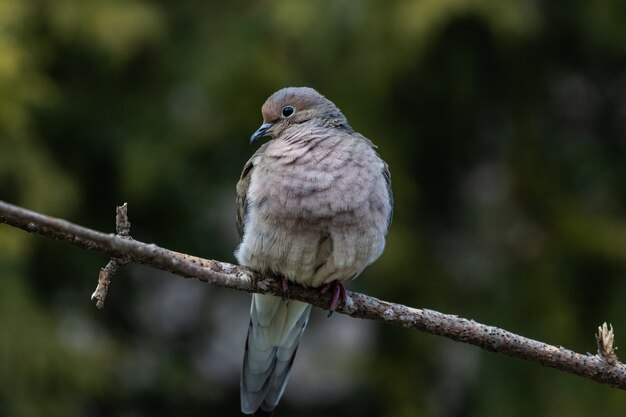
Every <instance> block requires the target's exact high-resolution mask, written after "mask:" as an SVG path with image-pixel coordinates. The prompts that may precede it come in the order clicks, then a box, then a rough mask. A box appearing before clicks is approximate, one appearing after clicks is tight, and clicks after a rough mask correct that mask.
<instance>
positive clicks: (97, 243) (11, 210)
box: [0, 201, 626, 390]
mask: <svg viewBox="0 0 626 417" xmlns="http://www.w3.org/2000/svg"><path fill="white" fill-rule="evenodd" d="M0 222H2V223H6V224H9V225H11V226H14V227H18V228H20V229H23V230H26V231H28V232H30V233H37V234H40V235H44V236H47V237H51V238H53V239H56V240H61V241H65V242H69V243H71V244H73V245H75V246H79V247H82V248H85V249H91V250H96V251H100V252H105V253H107V254H109V255H110V256H112V257H113V258H114V259H115V258H118V259H123V260H125V261H127V262H133V263H139V264H144V265H148V266H151V267H153V268H157V269H161V270H165V271H170V272H172V273H174V274H176V275H180V276H182V277H187V278H195V279H198V280H200V281H203V282H208V283H211V284H215V285H219V286H221V287H226V288H232V289H237V290H241V291H247V292H257V293H263V294H275V295H278V296H282V294H283V289H282V285H281V282H280V281H281V280H280V279H276V278H274V277H266V276H261V275H259V274H255V273H254V272H253V271H251V270H249V269H247V268H244V267H240V266H237V265H232V264H229V263H226V262H219V261H214V260H210V259H203V258H198V257H195V256H191V255H186V254H182V253H178V252H174V251H171V250H168V249H164V248H161V247H158V246H156V245H154V244H148V243H144V242H140V241H137V240H132V239H129V237H128V236H117V235H115V234H105V233H101V232H97V231H95V230H91V229H87V228H85V227H82V226H78V225H76V224H73V223H70V222H67V221H65V220H61V219H57V218H53V217H48V216H45V215H42V214H39V213H36V212H33V211H30V210H26V209H24V208H21V207H18V206H14V205H12V204H8V203H5V202H2V201H0ZM118 226H119V222H118ZM118 232H119V228H118ZM109 278H110V277H109ZM289 296H290V298H293V299H297V300H301V301H305V302H307V303H310V304H312V305H314V306H317V307H321V308H325V309H326V308H328V306H329V304H330V298H331V297H330V295H329V294H328V293H327V294H320V292H319V291H316V290H315V289H310V288H308V289H307V288H304V287H301V286H299V285H296V284H291V285H290V286H289ZM348 296H349V297H348V302H347V303H346V305H340V306H339V307H338V308H337V310H336V311H337V312H338V313H342V314H348V315H350V316H352V317H358V318H362V319H369V320H377V321H382V322H386V323H390V324H394V325H397V326H402V327H406V328H411V329H416V330H421V331H424V332H427V333H430V334H434V335H438V336H443V337H447V338H449V339H452V340H456V341H459V342H464V343H469V344H471V345H474V346H478V347H481V348H483V349H486V350H489V351H492V352H499V353H504V354H506V355H509V356H512V357H516V358H520V359H526V360H529V361H532V362H538V363H540V364H542V365H544V366H548V367H551V368H556V369H559V370H561V371H565V372H569V373H571V374H574V375H578V376H581V377H584V378H588V379H591V380H594V381H596V382H599V383H602V384H607V385H610V386H613V387H616V388H621V389H624V390H626V365H624V364H623V363H621V362H619V361H618V360H617V357H616V356H614V353H613V355H611V353H612V352H613V351H614V347H613V337H614V336H613V332H612V330H611V332H610V334H609V332H608V330H606V331H604V330H602V329H601V330H600V332H599V336H598V337H599V339H601V340H603V342H600V341H599V342H598V343H599V347H600V346H602V347H600V349H599V350H600V354H599V355H591V354H579V353H576V352H573V351H571V350H568V349H565V348H563V347H561V346H553V345H549V344H546V343H543V342H539V341H536V340H532V339H529V338H526V337H523V336H519V335H517V334H514V333H511V332H509V331H506V330H503V329H500V328H497V327H493V326H487V325H485V324H481V323H477V322H475V321H474V320H468V319H464V318H461V317H457V316H454V315H449V314H443V313H439V312H437V311H433V310H427V309H417V308H412V307H407V306H404V305H401V304H394V303H390V302H387V301H382V300H379V299H377V298H374V297H370V296H368V295H365V294H360V293H356V292H349V293H348Z"/></svg>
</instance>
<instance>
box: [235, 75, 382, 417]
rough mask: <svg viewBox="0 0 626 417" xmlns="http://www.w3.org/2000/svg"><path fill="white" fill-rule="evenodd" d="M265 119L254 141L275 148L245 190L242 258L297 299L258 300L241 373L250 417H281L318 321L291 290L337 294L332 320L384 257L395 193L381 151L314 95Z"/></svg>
mask: <svg viewBox="0 0 626 417" xmlns="http://www.w3.org/2000/svg"><path fill="white" fill-rule="evenodd" d="M261 112H262V115H263V124H262V125H261V127H259V128H258V130H256V132H254V134H253V135H252V136H251V137H250V143H254V142H256V141H257V140H259V139H261V138H262V137H265V136H267V137H269V140H268V141H267V142H265V143H264V144H263V145H261V146H260V147H259V148H258V150H257V151H256V152H255V153H254V155H253V156H252V157H251V158H250V159H249V160H248V162H247V163H246V164H245V165H244V168H243V171H242V173H241V177H240V179H239V182H238V183H237V187H236V190H237V198H236V202H237V216H236V222H237V229H238V232H239V235H240V238H241V242H240V244H239V246H238V247H237V250H236V251H235V257H236V258H237V261H238V262H239V264H240V265H242V266H245V267H248V268H250V269H252V270H254V271H256V272H258V273H261V274H272V275H274V276H279V277H281V279H282V282H283V291H284V292H285V293H286V295H287V296H284V297H279V296H275V295H269V294H253V295H252V305H251V308H250V324H249V327H248V334H247V338H246V346H245V353H244V360H243V366H242V371H241V386H240V389H241V411H242V412H243V413H244V414H251V415H256V416H261V415H265V416H271V415H272V413H273V410H274V409H275V407H276V406H277V404H278V402H279V400H280V398H281V396H282V395H283V392H284V390H285V387H286V385H287V381H288V379H289V376H290V374H291V369H292V365H293V362H294V358H295V355H296V351H297V349H298V345H299V343H300V338H301V337H302V334H303V332H304V329H305V327H306V325H307V322H308V320H309V315H310V313H311V305H310V304H307V303H304V302H301V301H298V300H290V299H289V298H288V285H289V283H292V282H293V283H297V284H300V285H303V286H305V287H312V288H318V289H320V291H322V292H325V291H327V290H328V289H329V288H332V294H333V296H332V301H331V304H330V307H329V309H330V312H331V313H332V311H334V310H335V309H336V308H337V306H338V303H339V302H340V301H341V300H343V302H346V301H347V295H346V291H345V288H344V287H343V284H342V283H343V282H344V281H347V280H350V279H353V278H356V277H357V276H358V275H359V274H361V272H362V271H363V270H364V269H365V267H367V266H368V265H370V264H371V263H372V262H374V261H375V260H376V259H377V258H378V257H379V256H380V255H381V254H382V252H383V250H384V247H385V239H386V235H387V232H388V231H389V228H390V226H391V220H392V216H393V194H392V190H391V175H390V172H389V167H388V165H387V164H386V163H385V162H384V161H383V160H382V159H381V157H380V156H379V155H378V153H377V150H376V149H377V147H376V146H375V145H374V144H373V143H372V142H371V141H370V140H369V139H367V138H366V137H365V136H363V135H361V134H360V133H358V132H356V131H355V130H354V129H353V128H352V127H351V126H350V124H349V123H348V120H347V119H346V117H345V116H344V115H343V113H342V112H341V111H340V110H339V108H338V107H337V106H336V105H335V104H334V103H333V102H331V101H330V100H328V99H327V98H326V97H324V96H323V95H322V94H320V93H318V92H317V91H316V90H314V89H313V88H310V87H286V88H282V89H280V90H278V91H276V92H275V93H273V94H272V95H271V96H270V97H269V98H268V99H267V100H266V101H265V103H264V104H263V106H262V109H261Z"/></svg>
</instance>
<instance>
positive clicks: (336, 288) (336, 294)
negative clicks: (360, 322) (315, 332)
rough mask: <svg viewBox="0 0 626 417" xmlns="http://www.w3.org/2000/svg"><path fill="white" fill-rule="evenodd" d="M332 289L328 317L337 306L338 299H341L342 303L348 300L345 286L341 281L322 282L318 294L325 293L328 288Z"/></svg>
mask: <svg viewBox="0 0 626 417" xmlns="http://www.w3.org/2000/svg"><path fill="white" fill-rule="evenodd" d="M331 288H332V290H333V296H332V298H331V300H330V306H329V307H328V317H330V316H332V314H333V312H334V311H335V310H337V307H339V299H340V298H341V301H343V303H344V304H346V302H347V301H348V293H347V291H346V287H344V286H343V284H342V283H341V281H337V280H335V281H331V282H329V283H328V284H324V285H323V286H322V287H321V288H320V294H326V293H327V292H328V291H329V290H330V289H331Z"/></svg>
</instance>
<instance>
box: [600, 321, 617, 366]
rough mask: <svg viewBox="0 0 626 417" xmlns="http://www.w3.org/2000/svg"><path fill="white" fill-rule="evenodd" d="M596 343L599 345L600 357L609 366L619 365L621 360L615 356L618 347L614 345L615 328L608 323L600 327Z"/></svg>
mask: <svg viewBox="0 0 626 417" xmlns="http://www.w3.org/2000/svg"><path fill="white" fill-rule="evenodd" d="M596 342H597V344H598V356H599V357H600V358H601V359H603V360H604V361H605V362H606V363H608V364H611V365H617V364H618V363H619V359H618V358H617V355H616V354H615V351H616V350H617V347H615V345H614V343H615V334H614V333H613V326H611V325H610V324H609V325H607V324H606V322H604V323H603V324H602V326H598V333H597V334H596Z"/></svg>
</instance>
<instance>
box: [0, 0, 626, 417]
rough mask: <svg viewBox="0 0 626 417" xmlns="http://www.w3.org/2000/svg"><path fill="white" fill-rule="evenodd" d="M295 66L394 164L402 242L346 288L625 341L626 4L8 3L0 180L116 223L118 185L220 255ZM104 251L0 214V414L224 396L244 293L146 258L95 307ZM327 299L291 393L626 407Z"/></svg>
mask: <svg viewBox="0 0 626 417" xmlns="http://www.w3.org/2000/svg"><path fill="white" fill-rule="evenodd" d="M287 85H308V86H312V87H315V88H317V89H318V90H319V91H321V92H322V93H323V94H325V95H326V96H327V97H329V98H331V99H332V100H333V101H335V103H337V104H338V105H339V107H341V108H342V109H343V110H344V112H345V114H346V115H347V116H348V118H349V120H350V121H351V124H352V125H353V126H354V127H355V128H356V129H357V130H359V131H361V132H362V133H363V134H365V135H366V136H368V137H370V138H371V139H373V140H374V142H375V143H376V144H377V145H379V147H380V153H381V154H382V155H383V157H384V158H385V159H386V160H387V161H388V162H389V164H390V166H391V171H392V176H393V181H394V191H395V195H396V209H395V213H396V214H395V219H394V224H393V227H392V231H391V234H390V236H389V241H388V247H387V250H386V253H385V254H384V256H383V257H382V258H381V259H380V260H379V261H378V262H377V263H376V264H375V265H374V266H372V267H370V268H369V269H368V271H366V273H365V274H364V276H363V277H362V278H361V279H360V280H358V281H357V282H355V283H353V284H352V287H353V288H357V289H359V290H362V291H366V292H367V293H370V294H372V295H376V296H379V297H382V298H386V299H390V300H393V301H397V302H402V303H407V304H410V305H413V306H419V307H421V306H423V307H427V308H432V309H437V310H441V311H444V312H449V313H454V314H459V315H461V316H464V317H468V318H474V319H476V320H478V321H481V322H485V323H488V324H493V325H497V326H501V327H504V328H506V329H508V330H511V331H514V332H518V333H521V334H524V335H527V336H529V337H533V338H537V339H539V340H543V341H546V342H549V343H554V344H561V345H564V346H567V347H570V348H572V349H575V350H577V351H580V352H587V351H591V352H592V351H594V350H595V346H594V340H593V332H594V330H595V327H596V326H597V325H599V324H601V323H602V322H603V321H605V320H606V321H610V322H612V323H613V325H614V326H615V328H616V331H617V343H618V345H620V344H623V343H624V340H626V339H625V337H626V336H625V335H626V303H624V302H623V299H624V295H625V294H626V280H625V274H626V163H625V160H626V159H625V157H626V2H624V1H623V0H598V1H593V2H589V1H579V0H574V1H567V2H565V1H551V2H530V1H524V0H419V1H408V0H406V1H388V2H381V1H374V0H369V1H364V0H363V1H349V0H344V1H313V0H307V1H300V2H293V1H287V0H267V1H260V2H244V1H237V0H234V1H230V2H217V1H192V0H185V1H177V2H167V1H153V2H148V1H142V0H124V1H121V0H93V1H89V2H81V1H79V0H56V1H53V2H46V1H41V0H2V2H0V91H1V93H0V198H2V199H5V200H8V201H10V202H14V203H16V204H20V205H24V206H26V207H28V208H31V209H35V210H40V211H43V212H45V213H47V214H50V215H54V216H58V217H64V218H67V219H69V220H72V221H74V222H77V223H80V224H84V225H87V226H90V227H93V228H96V229H100V230H105V231H111V230H112V229H113V225H112V223H113V218H114V207H115V205H116V204H119V203H121V202H124V201H127V202H128V203H129V206H130V217H131V221H132V223H133V228H132V234H133V236H135V237H136V238H137V239H141V240H144V241H154V242H157V243H159V244H161V245H163V246H166V247H169V248H172V249H175V250H179V251H185V252H189V253H193V254H198V255H201V256H205V257H212V258H217V259H221V260H226V261H233V256H232V252H233V250H234V248H235V246H236V244H237V241H236V236H235V233H234V221H233V215H234V202H233V200H234V185H235V183H236V180H237V178H238V175H239V172H240V169H241V167H242V166H243V163H244V162H245V161H246V159H247V157H248V156H249V155H250V154H251V153H252V152H253V151H254V149H251V148H250V147H249V146H248V144H247V138H248V137H249V135H250V133H252V132H253V131H254V130H255V129H256V128H257V125H258V124H259V123H260V122H261V117H260V112H259V109H260V105H261V104H262V102H263V101H264V99H265V98H266V97H267V96H268V95H269V94H270V93H271V92H273V91H274V90H276V89H278V88H280V87H282V86H287ZM105 262H106V258H105V257H104V256H102V255H99V254H93V253H88V252H85V251H82V250H78V249H74V248H71V247H68V246H67V245H62V244H58V243H56V242H51V241H47V240H46V239H44V238H39V237H33V236H29V235H27V234H26V233H23V232H21V231H17V230H13V229H11V228H9V227H7V226H0V416H2V417H5V416H6V417H31V416H32V417H35V416H43V415H45V416H52V417H54V416H64V417H65V416H79V415H84V416H105V415H106V416H109V415H110V416H123V415H136V416H148V415H150V416H161V415H162V416H169V415H177V416H192V415H236V412H237V410H238V394H237V390H238V373H237V372H238V371H237V366H238V362H239V360H240V357H239V355H240V351H237V352H233V350H232V347H231V346H241V345H242V344H243V338H244V335H245V331H246V327H247V325H246V322H245V320H246V318H245V315H246V309H247V307H246V304H247V297H246V296H245V295H239V294H237V295H235V294H230V292H227V291H226V292H225V291H220V290H216V289H212V288H207V287H206V286H203V285H201V284H199V283H195V282H187V281H182V280H173V279H171V278H169V277H166V276H164V275H163V274H160V273H157V272H154V271H150V270H147V269H145V268H139V267H131V268H127V269H126V270H124V271H122V272H121V273H120V274H119V275H118V276H117V277H116V279H115V281H114V283H113V287H112V294H111V295H110V297H109V300H108V301H107V308H106V309H105V310H104V311H95V308H94V307H93V305H92V304H91V303H90V302H89V295H90V293H91V291H93V287H94V285H95V281H96V277H97V271H98V268H100V267H101V266H103V265H104V263H105ZM316 322H317V324H316V323H313V324H312V329H311V332H312V333H311V334H313V335H315V336H309V337H308V338H307V336H305V340H304V343H305V344H307V343H308V344H309V345H313V346H315V354H317V355H318V356H312V355H313V354H307V353H306V352H302V355H301V357H299V358H298V360H299V361H300V362H306V361H309V362H313V359H311V358H317V359H316V361H317V363H315V364H314V365H313V366H311V365H310V364H309V366H308V367H307V364H306V363H303V364H301V368H300V369H297V370H296V372H295V375H294V378H293V379H294V380H293V381H292V384H291V386H290V388H289V389H288V391H287V394H286V398H285V401H284V404H282V405H281V408H282V412H280V411H279V413H280V415H289V414H290V413H293V414H295V413H297V414H298V415H302V416H321V415H342V416H351V415H363V416H365V415H371V416H381V415H383V416H394V417H397V416H400V417H402V416H407V417H408V416H527V415H535V416H552V415H569V416H573V417H576V416H588V415H603V416H619V415H623V410H624V409H625V407H626V397H625V396H624V394H623V393H622V392H619V391H617V390H613V389H611V388H609V387H606V386H601V385H598V384H595V383H592V382H589V381H586V380H583V379H579V378H576V377H573V376H569V375H564V374H561V373H559V372H557V371H553V370H548V369H545V368H541V367H539V366H537V365H534V364H528V363H524V362H522V361H518V360H513V359H509V358H506V357H503V356H499V355H494V354H491V353H486V352H481V351H478V349H475V348H472V347H468V346H463V345H459V344H456V343H451V342H447V341H444V340H440V339H439V338H434V337H431V336H426V335H423V334H419V333H415V332H409V331H406V330H402V329H396V328H388V327H386V326H378V325H370V326H367V327H363V328H362V331H359V332H358V333H351V332H353V330H351V329H352V328H353V327H354V326H362V324H359V323H358V322H357V321H354V320H347V321H339V319H336V318H333V319H332V320H328V321H324V320H322V319H320V318H317V319H316ZM333 323H343V324H341V325H340V326H339V327H337V329H338V330H337V331H336V332H335V333H331V332H330V330H328V328H331V327H332V326H333V325H334V324H333ZM315 326H318V327H317V329H316V328H315ZM342 326H343V327H342ZM346 335H348V336H346ZM358 337H362V338H364V339H358ZM357 339H358V340H364V341H365V342H366V343H360V342H359V343H358V346H355V345H354V343H355V342H354V340H357ZM337 340H338V341H339V342H337ZM341 340H344V342H341ZM351 341H352V342H351ZM332 343H340V344H341V343H343V345H341V346H344V352H343V353H341V352H340V351H339V350H334V349H332V348H331V347H329V345H331V344H332ZM350 343H353V345H351V344H350ZM346 346H347V347H348V350H347V351H346ZM303 348H304V347H303ZM357 348H358V349H357ZM349 349H354V350H349ZM618 354H619V351H618ZM342 355H343V356H342ZM216 358H218V359H216ZM298 366H300V365H298ZM325 366H326V368H325ZM313 367H314V368H319V369H321V373H320V374H319V375H317V376H316V375H315V372H314V371H315V370H312V368H313ZM330 368H333V369H337V370H338V373H336V374H329V373H328V372H331V369H330ZM328 375H339V376H340V377H341V378H344V380H341V381H344V382H341V381H339V382H337V381H335V380H336V379H337V380H340V379H341V378H339V377H338V378H339V379H338V378H335V377H333V378H331V377H329V376H328ZM307 378H308V379H307ZM298 380H300V381H312V382H306V383H307V384H309V385H307V386H306V387H305V388H304V389H303V388H302V385H301V386H300V388H298ZM346 381H347V382H346ZM333 384H335V385H333ZM337 384H339V385H337Z"/></svg>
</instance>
